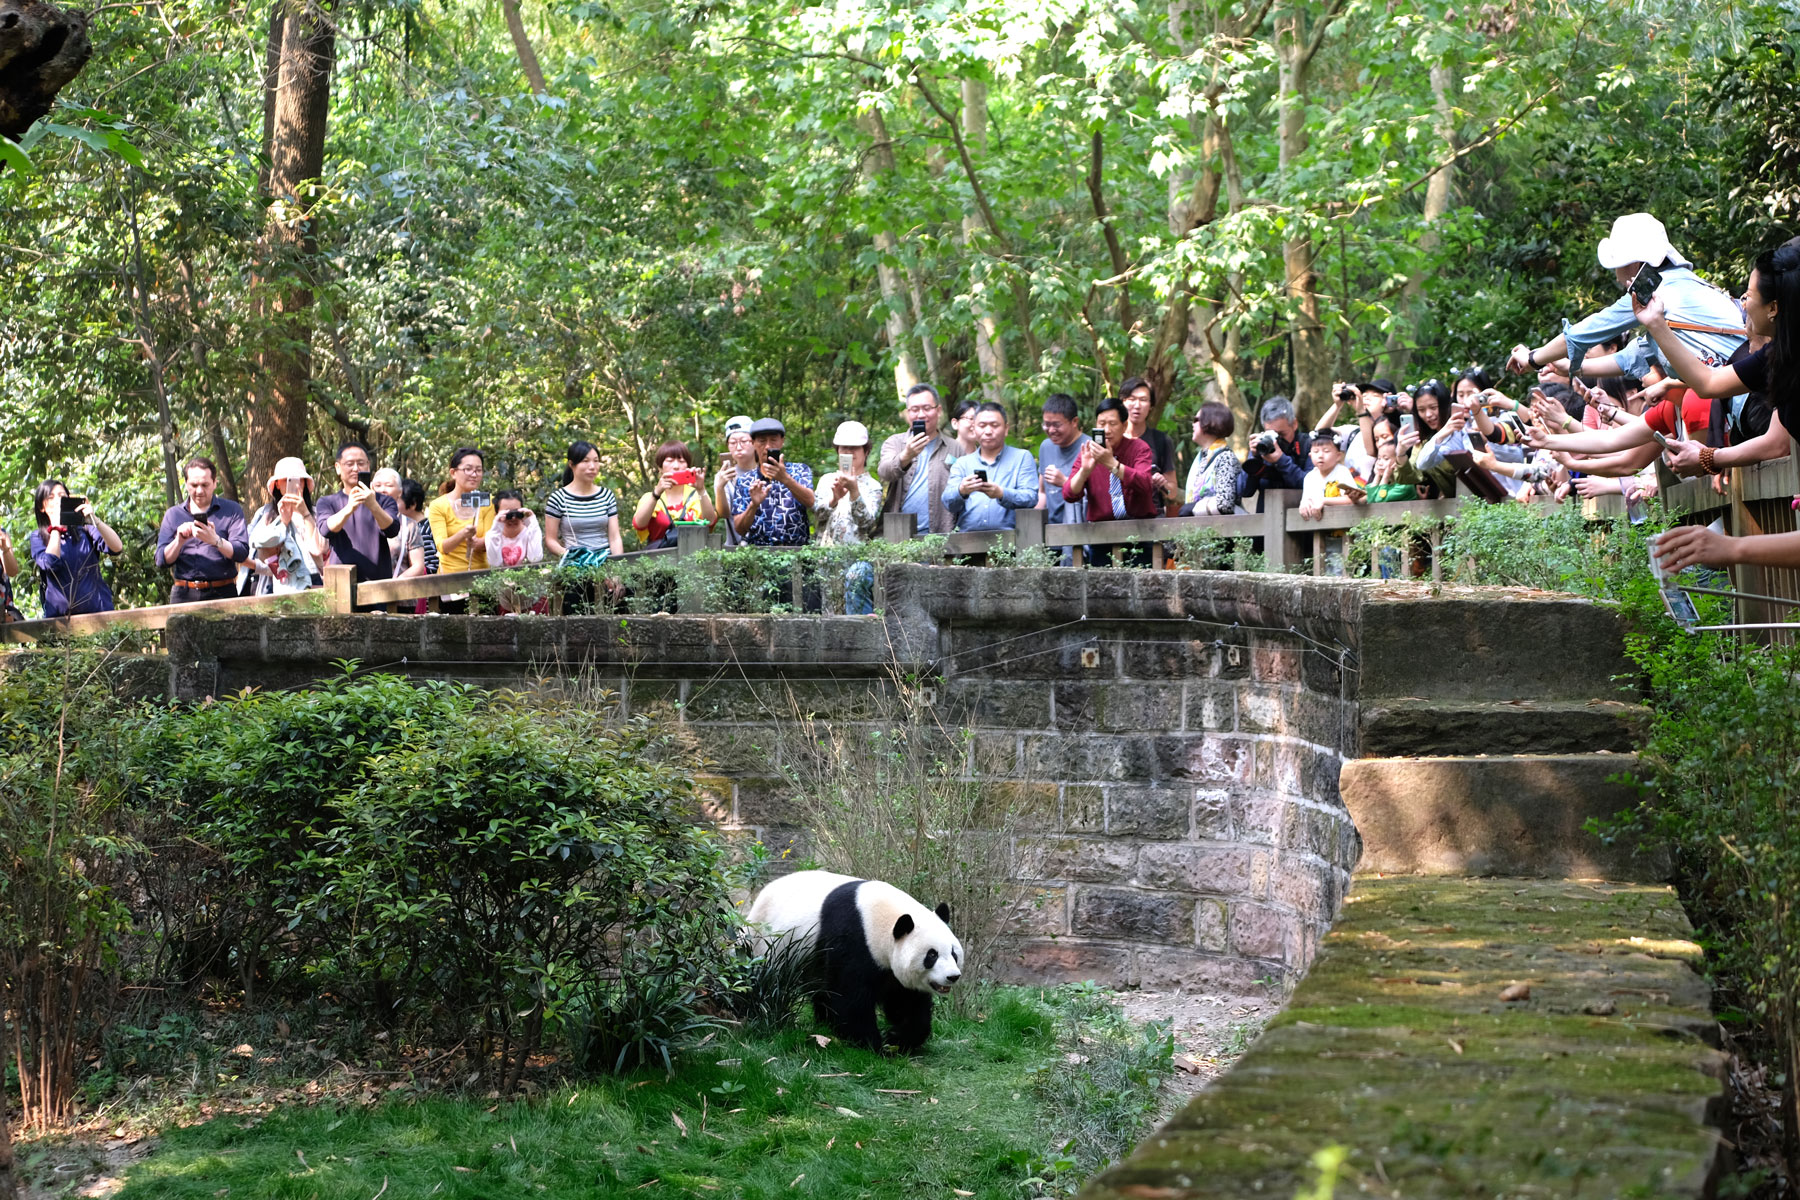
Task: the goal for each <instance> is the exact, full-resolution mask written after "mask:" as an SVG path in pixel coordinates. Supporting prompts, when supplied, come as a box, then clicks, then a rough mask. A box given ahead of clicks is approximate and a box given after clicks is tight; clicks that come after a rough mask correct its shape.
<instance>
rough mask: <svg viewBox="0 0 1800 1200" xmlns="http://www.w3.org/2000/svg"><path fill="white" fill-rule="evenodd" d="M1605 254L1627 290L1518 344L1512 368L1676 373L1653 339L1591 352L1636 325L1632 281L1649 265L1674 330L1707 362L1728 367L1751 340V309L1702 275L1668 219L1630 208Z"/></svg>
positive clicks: (1604, 243) (1603, 246)
mask: <svg viewBox="0 0 1800 1200" xmlns="http://www.w3.org/2000/svg"><path fill="white" fill-rule="evenodd" d="M1599 257H1600V265H1601V266H1603V267H1606V268H1608V269H1609V270H1611V271H1612V273H1613V278H1614V279H1616V280H1617V281H1618V284H1619V289H1620V290H1621V291H1622V292H1624V293H1625V294H1624V295H1622V296H1620V297H1619V298H1618V299H1617V300H1615V301H1613V302H1612V303H1611V304H1609V305H1607V306H1606V307H1605V308H1603V309H1601V310H1600V311H1599V312H1597V313H1594V314H1592V315H1591V316H1587V317H1584V318H1582V319H1581V320H1580V321H1576V322H1573V323H1571V322H1568V321H1564V322H1563V331H1562V333H1561V334H1560V335H1559V336H1557V337H1554V338H1551V339H1550V341H1548V342H1547V343H1545V344H1544V345H1542V346H1538V347H1537V348H1535V349H1533V348H1531V347H1529V346H1525V345H1518V346H1514V347H1513V351H1512V356H1511V357H1510V358H1508V359H1507V361H1506V366H1507V369H1508V370H1510V371H1518V372H1523V371H1529V370H1534V369H1539V370H1542V369H1545V368H1548V371H1549V373H1550V374H1553V375H1565V376H1566V375H1632V376H1636V377H1637V378H1640V379H1642V378H1643V377H1644V376H1645V375H1646V374H1647V373H1648V372H1649V370H1650V367H1651V366H1652V365H1654V366H1656V367H1658V368H1660V369H1661V370H1662V371H1664V372H1665V373H1668V374H1673V372H1672V371H1670V369H1669V364H1668V360H1667V359H1666V358H1665V357H1664V356H1663V353H1662V351H1661V350H1659V349H1658V348H1657V345H1656V343H1655V342H1654V341H1652V340H1651V339H1649V338H1647V337H1644V338H1639V339H1637V340H1636V341H1635V342H1632V343H1631V344H1630V345H1628V346H1626V347H1625V349H1623V350H1621V351H1619V353H1617V354H1612V355H1606V356H1604V357H1600V358H1593V359H1589V358H1587V352H1588V351H1589V350H1591V349H1592V348H1593V347H1595V346H1598V345H1599V344H1601V343H1602V342H1607V341H1611V340H1613V339H1614V338H1619V337H1623V336H1624V335H1625V334H1628V333H1631V332H1632V331H1634V330H1636V329H1637V327H1638V318H1637V313H1636V312H1635V311H1634V309H1633V307H1632V303H1631V299H1632V297H1631V285H1632V282H1633V281H1634V280H1636V279H1637V278H1638V274H1639V272H1644V271H1654V272H1655V273H1657V274H1658V275H1660V277H1661V278H1660V281H1659V282H1657V286H1656V288H1655V295H1656V296H1658V297H1659V298H1660V299H1661V300H1662V304H1663V309H1664V311H1666V312H1667V313H1668V315H1669V328H1670V329H1672V330H1674V331H1675V333H1676V335H1677V336H1678V337H1680V339H1681V340H1682V341H1683V342H1685V343H1686V344H1687V345H1688V346H1690V347H1692V349H1693V351H1694V353H1695V354H1697V355H1699V356H1700V358H1701V360H1702V361H1704V362H1705V363H1707V364H1708V365H1709V366H1723V365H1724V364H1725V363H1727V362H1729V361H1731V356H1732V355H1733V354H1735V353H1737V351H1738V350H1739V349H1740V348H1741V347H1742V346H1743V345H1744V341H1745V333H1744V314H1743V311H1742V310H1741V309H1740V308H1738V305H1737V301H1735V300H1733V299H1732V298H1731V297H1730V296H1729V295H1727V294H1726V293H1725V292H1724V291H1722V290H1720V289H1719V288H1716V287H1714V286H1713V285H1711V284H1709V283H1707V282H1706V281H1705V280H1704V279H1702V278H1700V276H1698V275H1696V274H1695V273H1694V264H1693V263H1692V262H1690V261H1688V259H1686V258H1684V257H1683V256H1682V255H1681V254H1680V253H1678V252H1677V251H1676V249H1675V247H1673V246H1671V245H1670V244H1669V235H1668V232H1667V231H1666V230H1665V229H1664V228H1663V224H1662V222H1661V221H1658V220H1657V219H1656V218H1655V217H1653V216H1651V215H1650V214H1649V213H1629V214H1627V215H1625V216H1623V217H1620V218H1619V219H1618V220H1616V221H1614V222H1613V225H1612V234H1611V235H1610V236H1609V237H1604V238H1601V239H1600V249H1599ZM1647 278H1648V276H1647Z"/></svg>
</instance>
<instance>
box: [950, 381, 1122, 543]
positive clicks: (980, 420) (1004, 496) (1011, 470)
mask: <svg viewBox="0 0 1800 1200" xmlns="http://www.w3.org/2000/svg"><path fill="white" fill-rule="evenodd" d="M1115 403H1116V401H1115ZM1140 444H1141V443H1140ZM941 499H942V500H943V502H944V508H945V509H946V510H948V511H949V512H951V513H953V514H954V515H955V517H956V528H957V530H958V531H960V532H963V533H983V532H987V531H989V530H995V529H1013V528H1016V527H1017V525H1018V520H1019V519H1018V517H1017V516H1015V515H1014V513H1015V512H1016V511H1017V510H1018V509H1021V508H1036V507H1037V499H1038V468H1037V459H1035V458H1033V457H1032V456H1031V452H1030V451H1028V450H1021V449H1019V447H1017V446H1009V445H1007V444H1006V410H1005V409H1004V408H1002V407H1001V406H1000V405H998V404H995V403H993V402H992V401H988V402H987V403H984V404H982V405H981V406H980V407H979V408H978V409H977V410H976V412H975V449H974V450H973V451H971V452H970V453H968V454H965V455H963V456H962V457H961V458H959V459H957V460H956V461H955V462H954V463H952V464H951V465H950V476H949V478H948V479H946V480H945V481H944V492H943V495H942V497H941Z"/></svg>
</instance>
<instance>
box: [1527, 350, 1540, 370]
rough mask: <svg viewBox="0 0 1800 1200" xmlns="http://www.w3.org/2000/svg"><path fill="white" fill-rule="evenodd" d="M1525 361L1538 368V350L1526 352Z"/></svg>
mask: <svg viewBox="0 0 1800 1200" xmlns="http://www.w3.org/2000/svg"><path fill="white" fill-rule="evenodd" d="M1525 361H1526V362H1528V363H1530V364H1531V365H1532V366H1533V367H1536V366H1537V365H1538V361H1537V351H1536V350H1527V351H1526V352H1525Z"/></svg>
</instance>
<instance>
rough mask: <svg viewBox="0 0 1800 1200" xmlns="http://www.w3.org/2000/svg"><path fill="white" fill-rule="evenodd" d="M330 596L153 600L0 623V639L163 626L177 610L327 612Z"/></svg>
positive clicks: (295, 594)
mask: <svg viewBox="0 0 1800 1200" xmlns="http://www.w3.org/2000/svg"><path fill="white" fill-rule="evenodd" d="M331 611H333V608H332V604H331V598H330V597H329V596H328V595H326V593H324V592H323V591H318V590H314V591H309V592H287V593H284V594H282V595H279V596H227V597H226V598H225V599H223V600H195V601H193V602H192V603H189V604H156V605H152V606H150V607H149V608H123V609H118V610H115V611H113V612H103V613H85V614H83V615H81V616H79V617H46V618H41V619H39V620H36V621H13V622H11V623H10V624H5V625H0V642H35V641H38V640H40V639H42V638H45V637H59V636H60V637H67V636H70V635H79V634H88V633H99V632H101V631H102V630H106V629H147V630H156V629H166V628H167V627H168V624H169V618H170V617H172V616H174V615H175V614H176V613H181V614H183V615H186V614H189V613H214V614H223V615H230V614H233V613H240V612H276V613H287V614H296V615H297V614H300V613H328V612H331Z"/></svg>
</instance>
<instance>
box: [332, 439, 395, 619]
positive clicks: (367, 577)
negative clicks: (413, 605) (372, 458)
mask: <svg viewBox="0 0 1800 1200" xmlns="http://www.w3.org/2000/svg"><path fill="white" fill-rule="evenodd" d="M336 466H337V476H338V482H339V483H340V484H341V485H342V487H341V488H340V489H339V490H338V491H335V492H332V493H331V494H330V495H328V496H320V497H319V502H318V503H317V504H316V505H314V506H313V516H314V519H315V520H316V521H317V522H318V526H319V536H320V537H322V538H324V539H325V545H326V547H327V552H326V556H325V561H326V562H327V563H338V564H341V565H344V566H351V567H355V568H356V578H357V579H358V580H359V581H360V582H364V583H369V582H373V581H375V580H377V579H391V578H393V575H394V556H393V551H392V550H391V549H390V548H389V546H388V535H389V534H391V533H393V532H395V531H396V530H397V529H398V528H399V524H400V506H399V505H398V504H397V503H395V501H394V498H393V497H392V496H384V495H382V494H381V493H380V492H377V491H376V490H375V489H374V488H373V487H372V486H371V484H372V482H373V473H372V472H371V471H370V470H369V452H368V450H367V449H366V448H365V447H364V446H363V445H362V443H361V442H343V443H340V444H339V446H338V451H337V464H336ZM356 611H357V612H386V611H387V605H385V604H369V605H365V604H359V605H357V606H356Z"/></svg>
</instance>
